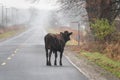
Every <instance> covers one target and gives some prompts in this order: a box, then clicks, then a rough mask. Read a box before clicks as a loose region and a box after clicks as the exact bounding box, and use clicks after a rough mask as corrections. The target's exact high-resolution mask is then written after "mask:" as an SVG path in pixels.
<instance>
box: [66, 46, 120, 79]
mask: <svg viewBox="0 0 120 80" xmlns="http://www.w3.org/2000/svg"><path fill="white" fill-rule="evenodd" d="M64 56H65V57H66V58H67V59H68V60H69V61H70V62H71V63H72V64H73V65H74V66H75V67H76V68H77V69H78V70H79V71H80V72H81V73H83V74H84V75H85V76H87V77H88V78H89V80H120V79H118V78H116V77H115V76H113V75H112V74H111V73H109V72H107V71H105V70H104V69H102V68H100V67H99V66H97V65H95V64H94V63H92V62H90V61H88V60H87V59H86V58H85V57H82V56H79V57H78V55H77V52H74V51H71V50H69V49H68V48H66V49H65V51H64Z"/></svg>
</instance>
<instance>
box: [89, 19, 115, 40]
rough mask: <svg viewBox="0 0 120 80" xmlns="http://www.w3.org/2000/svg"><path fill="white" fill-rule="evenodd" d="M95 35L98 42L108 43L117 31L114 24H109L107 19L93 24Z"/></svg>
mask: <svg viewBox="0 0 120 80" xmlns="http://www.w3.org/2000/svg"><path fill="white" fill-rule="evenodd" d="M91 29H92V32H93V35H94V36H95V38H96V39H97V40H100V41H106V40H108V39H110V36H111V34H112V33H113V32H114V31H115V26H114V23H112V24H109V21H108V20H107V19H101V20H99V19H97V20H96V21H95V23H91Z"/></svg>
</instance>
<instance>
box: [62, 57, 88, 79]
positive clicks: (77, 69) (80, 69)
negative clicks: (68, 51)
mask: <svg viewBox="0 0 120 80" xmlns="http://www.w3.org/2000/svg"><path fill="white" fill-rule="evenodd" d="M64 56H65V57H66V59H67V60H68V61H69V62H70V63H71V64H72V65H73V66H74V67H75V68H76V69H77V70H78V71H79V72H80V73H82V74H83V75H85V76H86V77H87V78H88V79H90V78H89V76H88V75H87V74H86V73H85V72H84V71H82V70H81V69H80V68H79V67H78V66H76V65H75V64H74V63H73V62H72V61H71V60H70V58H69V57H68V56H66V55H64Z"/></svg>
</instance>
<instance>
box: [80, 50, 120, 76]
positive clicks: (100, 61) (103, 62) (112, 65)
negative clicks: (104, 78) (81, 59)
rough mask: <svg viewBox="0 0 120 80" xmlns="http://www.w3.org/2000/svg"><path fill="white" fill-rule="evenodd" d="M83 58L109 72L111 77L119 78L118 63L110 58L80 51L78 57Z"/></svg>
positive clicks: (96, 53)
mask: <svg viewBox="0 0 120 80" xmlns="http://www.w3.org/2000/svg"><path fill="white" fill-rule="evenodd" d="M80 55H82V56H85V57H86V58H87V59H88V60H89V61H91V62H94V63H95V64H97V65H98V66H100V67H102V68H104V69H105V70H107V71H109V72H111V73H112V74H113V75H115V76H117V77H118V78H120V62H119V61H114V60H112V59H110V58H108V57H107V56H106V55H104V54H100V53H98V52H94V53H91V52H85V51H81V52H80V54H79V56H80Z"/></svg>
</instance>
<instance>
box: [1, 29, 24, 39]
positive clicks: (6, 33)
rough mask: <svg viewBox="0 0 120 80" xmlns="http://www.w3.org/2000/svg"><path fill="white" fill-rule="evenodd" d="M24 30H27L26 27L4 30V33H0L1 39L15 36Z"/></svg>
mask: <svg viewBox="0 0 120 80" xmlns="http://www.w3.org/2000/svg"><path fill="white" fill-rule="evenodd" d="M23 31H25V28H22V29H18V30H10V31H7V32H4V33H2V34H0V39H1V40H2V39H7V38H10V37H12V36H15V35H16V34H19V33H21V32H23Z"/></svg>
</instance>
